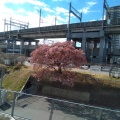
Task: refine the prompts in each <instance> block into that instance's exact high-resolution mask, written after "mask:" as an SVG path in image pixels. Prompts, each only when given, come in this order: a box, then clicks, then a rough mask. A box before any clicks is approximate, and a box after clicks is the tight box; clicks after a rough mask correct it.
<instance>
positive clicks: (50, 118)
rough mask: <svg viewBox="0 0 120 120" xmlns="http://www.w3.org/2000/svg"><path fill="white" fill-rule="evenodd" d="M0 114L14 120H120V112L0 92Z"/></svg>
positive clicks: (28, 95)
mask: <svg viewBox="0 0 120 120" xmlns="http://www.w3.org/2000/svg"><path fill="white" fill-rule="evenodd" d="M0 101H1V105H0V112H1V113H5V114H9V115H11V116H13V117H14V118H15V119H16V120H120V111H119V110H111V109H106V108H101V107H95V106H90V105H86V104H80V103H74V102H68V101H64V100H58V99H53V98H48V97H43V96H36V95H31V94H26V93H18V92H14V91H8V90H3V89H1V90H0Z"/></svg>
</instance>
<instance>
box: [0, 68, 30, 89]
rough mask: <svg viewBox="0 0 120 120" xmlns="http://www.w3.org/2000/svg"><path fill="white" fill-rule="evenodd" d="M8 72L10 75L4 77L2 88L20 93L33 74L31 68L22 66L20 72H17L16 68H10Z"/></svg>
mask: <svg viewBox="0 0 120 120" xmlns="http://www.w3.org/2000/svg"><path fill="white" fill-rule="evenodd" d="M7 70H8V71H9V74H6V75H5V76H4V79H3V83H2V87H3V89H7V90H13V91H20V90H21V89H22V87H23V86H24V84H25V83H26V81H27V80H28V78H29V76H30V75H31V72H32V70H31V68H30V67H26V66H22V67H21V69H20V70H15V71H14V66H9V67H7Z"/></svg>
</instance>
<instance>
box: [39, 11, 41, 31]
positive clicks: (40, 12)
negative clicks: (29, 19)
mask: <svg viewBox="0 0 120 120" xmlns="http://www.w3.org/2000/svg"><path fill="white" fill-rule="evenodd" d="M40 23H41V9H40V11H39V32H40Z"/></svg>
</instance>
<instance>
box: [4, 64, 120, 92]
mask: <svg viewBox="0 0 120 120" xmlns="http://www.w3.org/2000/svg"><path fill="white" fill-rule="evenodd" d="M13 69H14V66H8V67H7V70H8V71H9V74H6V75H5V76H4V79H3V83H2V87H3V88H4V89H7V90H13V91H20V90H21V89H22V87H23V86H24V85H25V83H26V81H27V79H28V78H29V76H30V75H31V74H32V69H31V68H30V67H27V66H22V68H21V70H20V71H19V70H16V71H13ZM72 71H75V72H77V74H78V75H79V81H78V83H79V84H78V85H94V86H109V87H115V88H120V79H116V78H110V77H109V76H107V75H97V74H96V75H95V74H94V75H93V74H90V72H89V71H83V70H80V69H72ZM48 84H49V83H48ZM50 84H52V83H50ZM53 84H54V83H53ZM58 84H59V83H58ZM55 85H56V84H55ZM58 86H59V85H58ZM56 87H57V86H56ZM63 87H64V86H63Z"/></svg>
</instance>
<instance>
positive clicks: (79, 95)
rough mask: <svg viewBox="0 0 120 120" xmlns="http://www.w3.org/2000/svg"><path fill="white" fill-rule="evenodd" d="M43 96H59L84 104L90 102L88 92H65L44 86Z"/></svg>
mask: <svg viewBox="0 0 120 120" xmlns="http://www.w3.org/2000/svg"><path fill="white" fill-rule="evenodd" d="M42 94H46V95H50V96H57V97H61V98H65V99H71V100H80V101H83V102H89V99H90V93H88V92H80V91H72V90H65V89H59V88H54V87H50V86H44V87H43V88H42Z"/></svg>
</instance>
